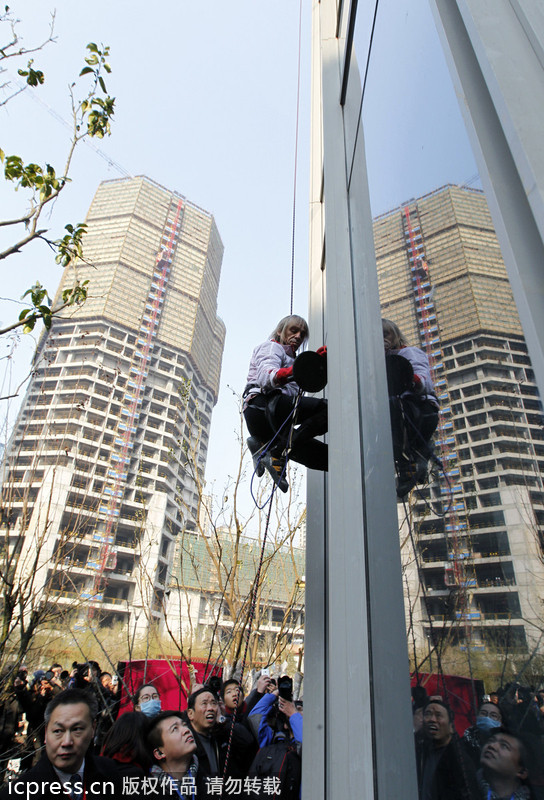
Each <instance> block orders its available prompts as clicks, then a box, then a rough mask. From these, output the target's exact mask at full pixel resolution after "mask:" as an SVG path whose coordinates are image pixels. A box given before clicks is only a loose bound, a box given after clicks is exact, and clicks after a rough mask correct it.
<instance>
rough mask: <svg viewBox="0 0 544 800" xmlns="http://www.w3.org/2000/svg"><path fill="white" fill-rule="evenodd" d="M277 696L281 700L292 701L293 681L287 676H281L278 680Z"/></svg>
mask: <svg viewBox="0 0 544 800" xmlns="http://www.w3.org/2000/svg"><path fill="white" fill-rule="evenodd" d="M278 695H279V696H280V697H281V698H282V699H283V700H290V701H292V700H293V679H292V678H290V677H289V675H282V676H281V678H279V679H278Z"/></svg>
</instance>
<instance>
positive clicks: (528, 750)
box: [0, 662, 544, 800]
mask: <svg viewBox="0 0 544 800" xmlns="http://www.w3.org/2000/svg"><path fill="white" fill-rule="evenodd" d="M2 688H3V690H4V694H3V696H4V700H3V701H2V702H1V703H0V768H1V770H2V776H1V777H2V780H4V779H5V778H6V777H7V776H8V767H9V776H10V778H11V782H10V783H9V784H6V785H5V786H4V788H3V789H2V790H1V791H0V800H7V798H13V797H23V798H25V800H28V799H29V798H31V797H34V796H35V795H38V796H39V797H44V798H47V800H49V798H52V797H59V796H61V797H66V796H67V795H69V796H70V797H71V798H72V800H87V798H88V797H89V796H90V795H92V794H96V795H97V796H100V797H107V796H110V797H111V796H115V797H117V796H124V795H131V794H132V795H135V796H138V797H139V796H142V795H147V794H149V795H156V796H158V797H164V796H165V795H168V796H171V797H173V798H174V800H175V797H176V795H177V796H178V797H180V798H183V797H185V796H188V797H189V796H190V797H195V798H200V799H202V798H208V797H211V796H213V795H217V796H222V797H225V796H229V795H232V796H239V797H242V796H243V797H244V798H264V797H266V796H269V797H273V796H276V797H282V798H288V800H298V798H299V797H300V785H301V749H302V702H301V701H299V700H296V699H293V682H292V681H291V679H290V678H288V677H287V676H282V677H280V678H278V679H277V681H275V680H274V679H272V678H270V677H269V676H268V675H266V674H261V675H260V676H259V677H258V678H257V680H256V681H255V684H254V686H253V688H252V690H251V692H250V693H249V694H248V696H247V697H244V695H243V693H242V689H241V686H240V683H239V681H238V680H236V679H234V678H232V679H229V680H225V681H224V682H222V681H221V680H220V679H219V678H218V677H216V676H214V677H213V678H210V680H209V683H207V684H206V685H201V684H198V685H193V686H192V687H191V694H190V695H189V697H188V701H187V709H186V710H185V711H178V710H168V709H164V708H162V703H161V696H160V693H159V691H158V690H157V688H156V687H155V686H154V685H153V684H152V683H146V684H143V685H142V686H140V687H139V688H138V690H137V691H136V692H135V693H134V695H133V697H132V703H133V707H134V711H129V712H125V713H122V714H119V707H120V696H121V692H120V688H121V683H120V681H119V680H118V679H117V676H115V675H114V676H113V677H112V675H111V674H110V673H108V672H101V670H100V667H99V665H98V664H97V663H96V662H90V663H87V664H81V665H74V667H73V669H72V672H71V673H68V672H67V671H63V669H62V666H61V665H60V664H53V665H52V667H51V669H50V670H48V671H47V672H45V671H44V670H37V671H36V672H35V673H34V675H33V677H32V678H31V679H29V677H28V675H27V673H26V670H25V669H24V668H21V669H20V670H19V672H18V673H17V674H16V675H15V677H13V673H12V675H11V677H10V678H9V680H8V682H7V684H6V683H4V685H3V686H2ZM125 688H126V687H125ZM6 689H7V693H6ZM295 695H296V691H295ZM412 709H413V718H414V734H415V743H416V763H417V773H418V783H419V798H420V800H502V798H509V800H531V798H532V800H544V691H540V692H535V691H534V690H532V689H529V688H528V687H524V686H520V685H519V684H510V685H508V686H507V687H506V688H505V689H503V690H501V691H499V692H498V693H493V694H491V695H489V696H486V697H484V698H483V700H482V702H481V704H480V707H479V709H478V713H477V716H476V719H475V723H474V724H473V725H471V726H470V727H469V728H467V730H466V731H465V732H464V735H463V736H462V737H459V736H458V735H457V734H456V733H455V728H454V725H453V722H454V718H453V713H452V711H451V709H450V708H449V706H448V704H447V703H446V702H444V700H443V699H442V697H440V696H431V697H428V696H427V693H426V691H425V689H424V688H423V687H420V686H418V687H415V688H414V689H413V690H412ZM14 766H18V774H15V773H14V771H13V770H14Z"/></svg>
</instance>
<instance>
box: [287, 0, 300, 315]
mask: <svg viewBox="0 0 544 800" xmlns="http://www.w3.org/2000/svg"><path fill="white" fill-rule="evenodd" d="M301 37H302V0H300V7H299V17H298V72H297V113H296V124H295V164H294V170H293V229H292V232H291V305H290V309H291V310H290V312H289V313H290V314H292V313H293V295H294V285H295V230H296V206H297V166H298V128H299V117H300V54H301V49H302V48H301V41H302V38H301Z"/></svg>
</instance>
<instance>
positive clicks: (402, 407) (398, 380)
mask: <svg viewBox="0 0 544 800" xmlns="http://www.w3.org/2000/svg"><path fill="white" fill-rule="evenodd" d="M382 327H383V343H384V347H385V355H386V359H385V363H386V367H387V384H388V390H389V409H390V412H391V430H392V434H393V455H394V457H395V466H396V469H397V496H398V497H399V498H403V497H405V496H406V495H407V494H408V492H409V491H410V489H413V488H414V486H415V485H416V484H421V483H424V481H425V479H426V477H427V462H428V460H429V458H431V456H432V454H433V445H432V441H431V437H432V435H433V433H434V432H435V430H436V426H437V425H438V400H437V399H436V394H435V392H434V387H433V382H432V378H431V367H430V364H429V359H428V358H427V355H426V354H425V353H424V352H423V350H421V349H420V348H419V347H409V346H408V342H407V341H406V338H405V336H404V334H403V333H402V332H401V331H400V330H399V327H398V326H397V325H396V324H395V323H394V322H391V321H390V320H388V319H382Z"/></svg>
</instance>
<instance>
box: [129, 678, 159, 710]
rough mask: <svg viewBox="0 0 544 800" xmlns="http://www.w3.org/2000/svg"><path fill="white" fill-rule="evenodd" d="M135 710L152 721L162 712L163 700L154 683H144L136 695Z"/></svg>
mask: <svg viewBox="0 0 544 800" xmlns="http://www.w3.org/2000/svg"><path fill="white" fill-rule="evenodd" d="M134 710H135V711H141V712H142V714H145V715H146V717H148V718H149V719H152V718H153V717H156V716H157V714H158V713H159V712H160V710H161V698H160V697H159V693H158V691H157V690H156V689H155V687H154V686H153V684H152V683H144V685H143V686H140V688H139V689H138V691H137V692H136V694H135V695H134Z"/></svg>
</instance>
